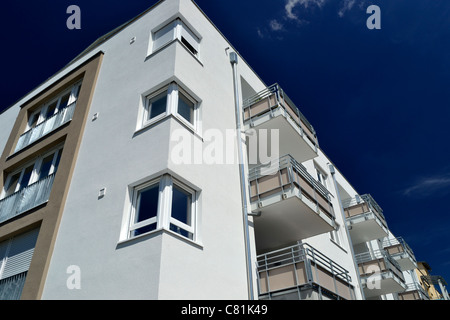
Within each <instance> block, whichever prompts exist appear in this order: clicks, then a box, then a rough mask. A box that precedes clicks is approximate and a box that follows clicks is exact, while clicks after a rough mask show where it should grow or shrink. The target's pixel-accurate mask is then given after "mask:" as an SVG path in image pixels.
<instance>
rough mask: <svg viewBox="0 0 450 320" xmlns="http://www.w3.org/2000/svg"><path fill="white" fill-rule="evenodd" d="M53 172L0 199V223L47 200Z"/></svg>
mask: <svg viewBox="0 0 450 320" xmlns="http://www.w3.org/2000/svg"><path fill="white" fill-rule="evenodd" d="M54 178H55V173H53V174H51V175H48V176H47V177H45V178H43V179H41V180H39V181H37V182H35V183H33V184H30V185H29V186H27V187H25V188H23V189H22V190H19V191H17V192H15V193H13V194H11V195H9V196H7V197H6V198H3V199H1V200H0V223H2V222H4V221H7V220H9V219H11V218H14V217H15V216H17V215H19V214H21V213H24V212H26V211H28V210H30V209H33V208H35V207H37V206H39V205H41V204H44V203H45V202H47V201H48V198H49V196H50V191H51V189H52V185H53V180H54Z"/></svg>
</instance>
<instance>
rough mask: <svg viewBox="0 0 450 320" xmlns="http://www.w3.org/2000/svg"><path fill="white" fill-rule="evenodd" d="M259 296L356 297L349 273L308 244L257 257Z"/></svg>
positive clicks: (263, 297)
mask: <svg viewBox="0 0 450 320" xmlns="http://www.w3.org/2000/svg"><path fill="white" fill-rule="evenodd" d="M257 276H258V284H259V286H258V290H259V298H260V299H262V300H265V299H277V300H281V299H282V300H305V299H315V300H316V299H320V300H321V299H333V300H337V299H346V300H354V299H355V293H354V288H353V286H352V285H351V284H350V283H351V277H350V275H349V272H348V271H347V270H346V269H344V268H343V267H341V266H340V265H338V264H337V263H335V262H334V261H333V260H331V259H329V258H328V257H327V256H325V255H324V254H322V253H321V252H319V251H318V250H316V249H315V248H313V247H312V246H310V245H309V244H307V243H301V244H296V245H294V246H290V247H286V248H283V249H280V250H276V251H271V252H268V253H265V254H262V255H259V256H258V257H257Z"/></svg>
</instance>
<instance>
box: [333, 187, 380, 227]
mask: <svg viewBox="0 0 450 320" xmlns="http://www.w3.org/2000/svg"><path fill="white" fill-rule="evenodd" d="M362 203H366V204H367V206H368V208H367V209H368V210H367V211H365V212H363V213H360V214H357V215H355V216H360V215H367V214H370V213H374V214H375V216H377V217H378V219H379V220H380V221H381V223H382V224H383V226H384V227H386V228H387V223H386V218H385V217H384V215H383V210H382V209H381V207H380V206H379V205H378V203H377V202H376V201H375V200H374V199H373V197H372V196H371V195H370V194H363V195H361V196H356V197H353V198H350V199H345V200H343V201H342V206H343V208H344V211H345V215H346V218H347V219H352V218H353V216H352V215H351V214H350V213H349V210H348V209H350V208H353V207H357V206H361V204H362Z"/></svg>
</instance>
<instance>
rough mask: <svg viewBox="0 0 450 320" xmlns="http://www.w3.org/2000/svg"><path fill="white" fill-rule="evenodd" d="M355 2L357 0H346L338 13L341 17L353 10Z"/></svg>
mask: <svg viewBox="0 0 450 320" xmlns="http://www.w3.org/2000/svg"><path fill="white" fill-rule="evenodd" d="M355 2H356V0H344V2H343V4H342V6H341V8H340V9H339V11H338V15H339V17H341V18H342V17H343V16H344V14H345V13H346V12H347V11H349V10H351V9H352V8H353V5H354V4H355Z"/></svg>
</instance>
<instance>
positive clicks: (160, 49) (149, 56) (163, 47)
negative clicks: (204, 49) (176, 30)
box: [144, 39, 203, 67]
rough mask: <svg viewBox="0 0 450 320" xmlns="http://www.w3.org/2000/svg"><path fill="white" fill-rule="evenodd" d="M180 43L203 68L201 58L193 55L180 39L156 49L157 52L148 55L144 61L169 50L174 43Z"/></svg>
mask: <svg viewBox="0 0 450 320" xmlns="http://www.w3.org/2000/svg"><path fill="white" fill-rule="evenodd" d="M177 42H178V43H179V44H180V45H181V46H182V47H183V48H184V49H186V51H187V52H188V53H189V54H190V55H191V56H192V57H193V58H194V59H195V60H196V61H197V62H198V63H199V64H200V65H201V66H202V67H203V63H202V62H201V61H200V59H199V57H198V56H196V55H195V54H193V53H192V52H191V51H190V50H189V49H188V48H187V47H186V45H184V44H183V43H182V42H181V41H180V40H179V39H174V40H171V41H169V42H167V43H166V44H165V45H163V46H162V47H161V48H158V49H156V50H155V51H153V52H151V53H148V54H147V56H146V57H145V60H144V61H147V60H149V59H150V58H152V57H153V56H155V55H156V54H158V53H159V52H161V51H163V50H164V49H165V48H167V47H168V46H170V45H171V44H172V43H177Z"/></svg>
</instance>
